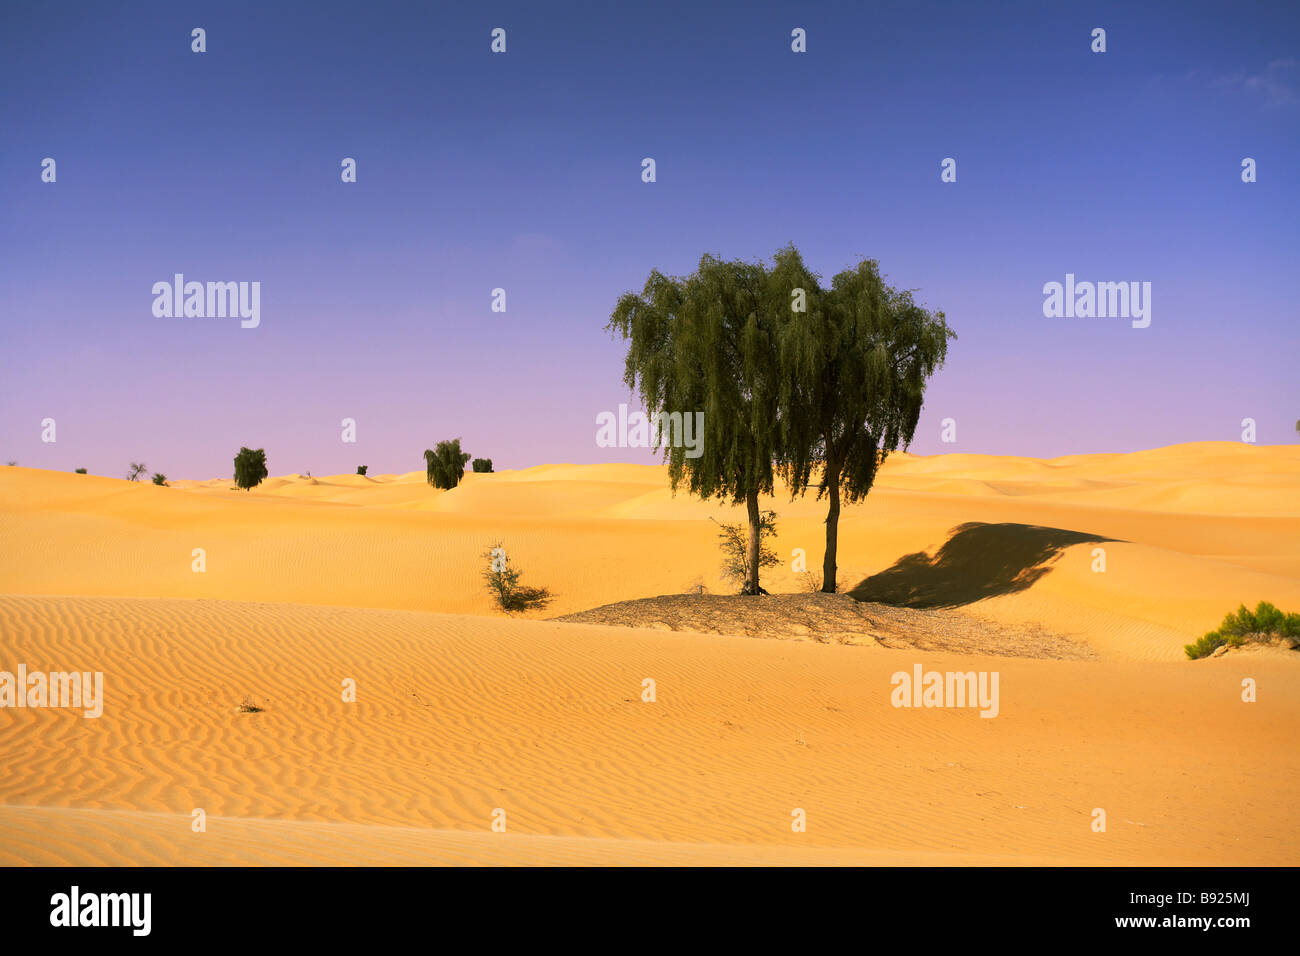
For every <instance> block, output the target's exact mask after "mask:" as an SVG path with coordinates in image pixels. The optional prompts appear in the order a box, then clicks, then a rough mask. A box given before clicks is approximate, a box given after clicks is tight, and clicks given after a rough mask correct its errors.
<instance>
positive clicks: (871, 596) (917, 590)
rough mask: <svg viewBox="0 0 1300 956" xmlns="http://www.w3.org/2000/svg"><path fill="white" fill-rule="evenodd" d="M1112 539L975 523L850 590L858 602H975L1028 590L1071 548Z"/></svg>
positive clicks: (911, 604)
mask: <svg viewBox="0 0 1300 956" xmlns="http://www.w3.org/2000/svg"><path fill="white" fill-rule="evenodd" d="M1112 540H1113V539H1111V538H1103V537H1101V536H1100V535H1090V534H1083V533H1081V532H1078V531H1066V530H1063V529H1061V528H1040V527H1037V526H1035V525H1027V524H1012V523H1010V522H1002V523H999V524H986V523H982V522H978V521H973V522H969V523H967V524H964V525H961V526H959V527H957V528H954V529H953V532H952V537H950V538H949V539H948V540H947V541H946V542H945V543H944V545H943V547H942V548H940V549H939V550H938V552H936V553H935V555H934V556H933V557H931V556H930V555H927V554H925V553H924V552H918V553H917V554H908V555H904V556H903V557H901V558H899V559H898V563H896V564H895V565H894V566H893V567H891V568H889V569H888V570H885V571H881V572H880V573H879V574H875V575H872V576H871V577H869V578H867V579H866V580H865V581H863V582H861V583H860V584H858V586H857V587H855V588H853V589H852V590H851V591H850V592H849V594H851V595H852V596H853V597H854V598H856V599H857V600H859V601H876V602H879V603H881V604H892V605H895V606H897V607H911V608H934V607H958V606H960V605H962V604H974V603H975V602H976V601H982V600H984V599H985V598H991V597H998V596H1000V595H1003V594H1014V593H1015V592H1017V591H1024V590H1027V589H1028V588H1030V587H1031V586H1032V585H1033V584H1034V582H1036V581H1037V580H1038V579H1039V578H1041V577H1042V576H1043V575H1045V574H1047V573H1048V572H1049V571H1050V570H1051V568H1050V567H1049V565H1050V564H1051V562H1053V561H1055V560H1056V559H1057V558H1059V557H1060V556H1061V553H1062V552H1063V551H1064V550H1065V549H1066V548H1068V547H1072V546H1073V545H1078V544H1101V543H1103V542H1104V543H1109V542H1111V541H1112Z"/></svg>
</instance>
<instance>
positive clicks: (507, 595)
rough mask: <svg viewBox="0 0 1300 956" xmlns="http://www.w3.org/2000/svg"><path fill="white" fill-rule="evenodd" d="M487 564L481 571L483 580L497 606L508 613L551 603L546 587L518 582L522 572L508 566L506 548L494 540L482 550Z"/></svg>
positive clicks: (529, 609)
mask: <svg viewBox="0 0 1300 956" xmlns="http://www.w3.org/2000/svg"><path fill="white" fill-rule="evenodd" d="M483 557H484V558H486V559H487V562H488V566H487V569H486V570H485V571H484V572H483V581H484V584H485V586H486V587H487V589H488V591H490V592H491V594H492V597H493V598H494V599H496V602H497V606H498V607H500V608H501V610H503V611H505V612H506V613H507V614H510V613H512V612H515V611H531V610H534V609H538V608H544V607H546V606H547V605H548V604H550V603H551V600H552V598H551V592H550V591H548V590H547V589H546V588H532V587H527V586H525V585H522V584H520V583H519V578H520V577H521V576H522V574H523V572H522V571H520V570H519V569H518V568H512V567H510V565H509V563H508V562H507V560H506V549H505V548H504V547H502V545H501V542H500V541H496V542H494V543H493V544H492V546H491V547H490V548H488V549H487V550H486V551H484V552H483Z"/></svg>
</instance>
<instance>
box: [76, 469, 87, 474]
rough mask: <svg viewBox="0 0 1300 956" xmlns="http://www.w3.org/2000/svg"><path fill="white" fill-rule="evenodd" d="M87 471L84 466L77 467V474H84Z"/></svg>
mask: <svg viewBox="0 0 1300 956" xmlns="http://www.w3.org/2000/svg"><path fill="white" fill-rule="evenodd" d="M85 473H86V469H84V468H78V469H77V474H79V475H84V474H85Z"/></svg>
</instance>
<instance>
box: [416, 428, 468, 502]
mask: <svg viewBox="0 0 1300 956" xmlns="http://www.w3.org/2000/svg"><path fill="white" fill-rule="evenodd" d="M467 461H469V452H464V451H461V450H460V439H459V438H453V439H451V440H450V441H440V442H438V444H437V446H436V447H435V448H434V449H433V450H429V449H425V452H424V466H425V468H424V470H425V479H426V480H427V481H428V482H429V484H431V485H433V487H435V488H442V489H451V488H455V487H456V486H457V485H459V484H460V480H461V479H462V478H464V477H465V462H467Z"/></svg>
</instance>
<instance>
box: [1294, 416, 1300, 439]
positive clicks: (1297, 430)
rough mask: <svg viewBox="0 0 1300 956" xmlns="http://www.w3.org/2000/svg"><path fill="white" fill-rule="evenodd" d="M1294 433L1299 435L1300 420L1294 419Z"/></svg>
mask: <svg viewBox="0 0 1300 956" xmlns="http://www.w3.org/2000/svg"><path fill="white" fill-rule="evenodd" d="M1295 433H1296V434H1297V435H1300V418H1297V419H1296V422H1295Z"/></svg>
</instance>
